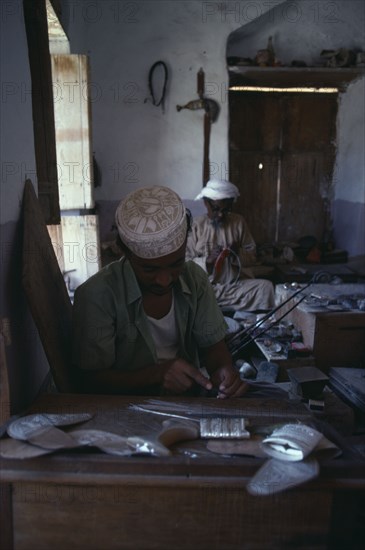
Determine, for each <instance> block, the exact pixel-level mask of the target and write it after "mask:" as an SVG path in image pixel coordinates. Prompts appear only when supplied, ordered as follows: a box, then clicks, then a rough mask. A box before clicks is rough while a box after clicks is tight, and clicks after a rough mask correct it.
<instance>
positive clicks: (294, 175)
mask: <svg viewBox="0 0 365 550" xmlns="http://www.w3.org/2000/svg"><path fill="white" fill-rule="evenodd" d="M229 99H230V129H229V157H230V178H231V181H232V182H233V183H235V184H236V185H237V186H238V187H239V189H240V192H241V197H240V198H239V200H238V201H237V203H236V205H235V210H236V211H238V212H240V213H242V215H243V216H244V217H245V218H246V220H247V222H248V224H249V226H250V228H251V231H252V234H253V236H254V238H255V240H256V242H257V243H258V244H262V243H264V242H275V241H293V240H297V239H299V238H300V237H302V236H304V235H313V236H315V237H316V238H317V239H318V240H319V241H321V240H322V239H323V235H324V233H325V231H326V230H328V224H329V223H330V221H329V219H328V216H326V214H327V213H328V203H329V201H330V199H331V182H332V172H333V164H334V158H335V137H336V115H337V94H330V95H329V94H313V93H266V92H265V93H258V92H230V96H229Z"/></svg>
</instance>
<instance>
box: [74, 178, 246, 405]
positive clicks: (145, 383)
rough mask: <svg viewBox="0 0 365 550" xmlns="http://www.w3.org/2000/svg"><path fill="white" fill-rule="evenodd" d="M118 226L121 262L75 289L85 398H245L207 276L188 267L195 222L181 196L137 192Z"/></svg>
mask: <svg viewBox="0 0 365 550" xmlns="http://www.w3.org/2000/svg"><path fill="white" fill-rule="evenodd" d="M115 219H116V224H117V228H118V233H119V237H120V241H121V245H122V247H123V250H124V256H123V257H122V258H121V259H120V260H118V261H116V262H113V263H111V264H109V265H107V266H106V267H105V268H103V269H102V270H101V271H99V272H98V273H97V274H96V275H94V276H92V277H91V278H90V279H88V280H87V281H86V282H85V283H84V284H82V285H81V286H79V287H78V288H77V289H76V292H75V299H74V307H73V311H74V313H73V325H74V332H73V340H74V365H75V367H76V368H77V369H78V372H79V373H80V378H81V381H80V389H81V391H88V392H94V393H95V392H96V393H122V394H145V395H153V394H155V395H156V394H161V393H162V394H164V393H168V394H184V393H186V392H192V393H196V392H197V390H199V391H201V390H204V391H206V390H208V391H211V390H213V391H215V392H216V393H217V396H218V397H220V398H226V397H239V396H241V395H242V394H243V393H245V391H246V389H247V384H246V383H244V382H243V381H242V380H241V379H240V377H239V374H238V372H237V370H236V369H235V368H234V367H233V366H232V358H231V355H230V353H229V351H228V349H227V346H226V343H225V340H224V338H225V335H226V324H225V321H224V317H223V315H222V313H221V310H220V308H219V307H218V305H217V302H216V299H215V297H214V293H213V289H212V287H211V285H210V283H209V280H208V277H207V275H206V273H205V272H204V271H203V270H202V269H200V268H199V267H198V266H197V265H196V264H194V263H193V262H188V263H185V249H186V240H187V234H188V230H189V225H190V218H189V216H188V215H187V212H186V210H185V207H184V204H183V202H182V201H181V199H180V197H179V196H178V195H177V194H176V193H175V192H174V191H172V190H171V189H168V188H167V187H162V186H155V187H145V188H142V189H138V190H137V191H135V192H133V193H130V194H129V195H127V196H126V197H125V198H124V199H123V200H122V201H121V203H120V204H119V206H118V208H117V212H116V217H115ZM202 366H204V367H205V372H207V373H208V376H209V378H207V377H206V375H205V374H203V372H202V370H201V369H200V367H202Z"/></svg>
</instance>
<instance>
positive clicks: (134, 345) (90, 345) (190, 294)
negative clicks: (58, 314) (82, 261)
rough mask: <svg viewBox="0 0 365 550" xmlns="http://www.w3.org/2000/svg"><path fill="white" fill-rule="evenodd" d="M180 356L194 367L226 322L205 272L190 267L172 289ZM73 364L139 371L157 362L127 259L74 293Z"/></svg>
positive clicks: (98, 274)
mask: <svg viewBox="0 0 365 550" xmlns="http://www.w3.org/2000/svg"><path fill="white" fill-rule="evenodd" d="M174 297H175V316H176V323H177V329H178V334H179V350H178V357H181V358H183V359H185V360H186V361H188V362H190V363H191V364H193V365H195V366H196V367H199V366H200V363H199V349H201V348H205V347H208V346H211V345H213V344H216V343H217V342H219V341H220V340H222V339H223V338H224V337H225V334H226V323H225V320H224V317H223V315H222V313H221V310H220V309H219V307H218V305H217V302H216V298H215V296H214V292H213V289H212V287H211V285H210V283H209V281H208V278H207V275H206V273H205V272H204V271H203V270H202V269H201V268H200V267H199V266H197V265H196V264H195V263H193V262H187V263H186V264H185V266H184V269H183V272H182V274H181V275H180V278H179V281H178V283H177V285H176V286H175V287H174ZM73 360H74V364H75V365H76V366H77V367H79V368H81V369H87V370H99V369H110V368H112V369H122V370H124V371H131V370H137V369H141V368H144V367H147V366H148V365H151V364H156V363H157V355H156V349H155V345H154V342H153V339H152V336H151V333H150V329H149V322H148V319H147V316H146V314H145V312H144V310H143V306H142V294H141V290H140V288H139V286H138V282H137V280H136V277H135V275H134V271H133V269H132V267H131V265H130V263H129V261H128V260H127V259H126V258H124V257H123V258H122V259H121V260H119V261H117V262H113V263H111V264H109V265H108V266H106V267H105V268H103V269H102V270H100V271H99V272H98V273H96V274H95V275H93V276H92V277H90V279H88V280H87V281H86V282H85V283H83V284H82V285H80V286H79V287H78V288H77V289H76V292H75V298H74V307H73Z"/></svg>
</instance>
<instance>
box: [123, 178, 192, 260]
mask: <svg viewBox="0 0 365 550" xmlns="http://www.w3.org/2000/svg"><path fill="white" fill-rule="evenodd" d="M115 222H116V225H117V228H118V233H119V236H120V238H121V240H122V242H123V243H124V244H125V245H126V246H127V247H128V248H129V250H131V251H132V252H133V253H134V254H135V255H136V256H138V257H139V258H145V259H148V258H160V257H161V256H167V255H168V254H171V253H172V252H176V250H178V249H179V248H180V247H181V246H182V245H183V244H184V242H185V239H186V234H187V219H186V210H185V206H184V204H183V202H182V200H181V199H180V197H179V196H178V195H177V194H176V193H175V192H174V191H172V190H171V189H169V188H167V187H162V186H157V185H156V186H154V187H143V188H141V189H137V191H133V192H132V193H130V194H129V195H127V196H126V197H125V198H124V199H123V200H122V201H121V202H120V204H119V206H118V208H117V210H116V213H115Z"/></svg>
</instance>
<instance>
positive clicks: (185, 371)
mask: <svg viewBox="0 0 365 550" xmlns="http://www.w3.org/2000/svg"><path fill="white" fill-rule="evenodd" d="M159 366H160V368H162V388H163V389H164V390H165V391H167V392H169V393H174V394H177V395H178V394H181V393H184V392H186V391H187V390H189V389H190V388H191V387H192V386H193V385H194V384H198V385H199V386H201V387H202V388H204V389H206V390H211V389H212V387H213V385H212V383H211V382H210V381H209V380H208V378H206V377H205V376H203V375H202V373H201V372H200V371H199V370H198V369H197V368H195V367H193V365H191V364H190V363H188V362H187V361H185V360H184V359H179V358H178V359H172V360H171V361H166V362H164V363H161V364H160V365H159Z"/></svg>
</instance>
